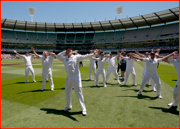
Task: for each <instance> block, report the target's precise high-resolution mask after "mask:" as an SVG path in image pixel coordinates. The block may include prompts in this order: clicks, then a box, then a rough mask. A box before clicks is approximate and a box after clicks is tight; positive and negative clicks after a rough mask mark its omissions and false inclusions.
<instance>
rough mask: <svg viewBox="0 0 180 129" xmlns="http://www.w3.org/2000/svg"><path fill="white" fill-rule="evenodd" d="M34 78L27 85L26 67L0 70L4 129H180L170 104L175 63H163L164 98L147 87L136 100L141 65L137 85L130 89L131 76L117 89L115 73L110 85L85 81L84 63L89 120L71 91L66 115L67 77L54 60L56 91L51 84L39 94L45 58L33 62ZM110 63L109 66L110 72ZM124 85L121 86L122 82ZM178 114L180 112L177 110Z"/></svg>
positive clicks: (85, 94)
mask: <svg viewBox="0 0 180 129" xmlns="http://www.w3.org/2000/svg"><path fill="white" fill-rule="evenodd" d="M23 62H24V61H23V60H7V59H6V60H2V62H1V64H7V63H9V64H10V63H23ZM32 63H33V67H34V71H35V74H36V81H37V82H36V83H32V78H31V73H30V76H29V83H24V81H25V70H24V69H25V66H24V65H11V66H1V127H2V128H12V127H13V128H30V127H31V128H74V127H76V128H106V127H108V128H155V127H156V128H178V127H179V114H177V113H170V112H169V110H168V109H169V107H168V106H167V104H168V103H170V102H172V100H173V98H172V92H173V87H174V85H175V83H176V79H177V75H176V71H175V68H174V66H173V65H171V64H167V63H163V62H162V63H160V65H159V69H158V73H159V76H160V78H161V83H162V88H161V89H162V90H161V93H162V97H163V99H157V98H156V93H155V92H152V91H151V87H150V86H147V87H146V88H145V90H144V92H143V93H142V94H143V96H142V97H140V98H138V97H137V92H138V90H139V86H140V84H141V81H142V71H143V67H142V63H141V62H140V63H135V65H134V66H135V70H136V81H137V84H138V86H137V87H135V86H132V78H131V76H130V77H129V79H128V82H127V86H119V85H118V84H117V82H116V80H115V77H114V76H113V74H111V75H110V78H109V80H108V84H107V87H106V88H105V87H103V84H102V77H101V76H100V84H99V86H98V87H94V84H95V82H94V81H87V79H88V75H89V74H88V68H89V67H88V66H89V61H88V60H85V61H83V64H84V67H83V68H80V71H81V77H82V85H83V94H84V99H85V104H86V108H87V116H82V114H81V112H80V111H81V108H80V105H79V103H78V100H77V98H76V96H75V93H74V91H72V96H71V97H72V106H73V109H72V110H70V111H69V112H68V113H64V112H62V109H64V108H65V107H66V99H65V92H64V87H65V79H66V76H67V74H66V72H65V69H64V65H63V63H61V62H60V61H59V60H57V59H55V60H54V62H53V81H54V85H55V91H53V92H52V91H50V86H49V82H47V83H46V91H43V92H41V91H40V89H41V83H42V82H41V80H42V78H41V73H42V66H41V60H40V59H39V60H38V59H33V60H32ZM107 67H108V63H107V62H106V69H107ZM122 83H123V82H122ZM178 111H179V109H178Z"/></svg>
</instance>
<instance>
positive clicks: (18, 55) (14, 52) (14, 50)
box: [13, 50, 23, 57]
mask: <svg viewBox="0 0 180 129" xmlns="http://www.w3.org/2000/svg"><path fill="white" fill-rule="evenodd" d="M13 52H14V53H16V54H17V55H18V56H20V57H23V56H22V55H21V54H19V53H17V51H16V50H13Z"/></svg>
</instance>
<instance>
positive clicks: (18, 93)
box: [17, 88, 65, 94]
mask: <svg viewBox="0 0 180 129" xmlns="http://www.w3.org/2000/svg"><path fill="white" fill-rule="evenodd" d="M64 89H65V88H55V89H54V90H64ZM44 91H51V89H45V90H43V91H42V90H30V91H23V92H19V93H17V94H22V93H27V92H44Z"/></svg>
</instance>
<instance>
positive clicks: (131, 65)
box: [124, 57, 134, 70]
mask: <svg viewBox="0 0 180 129" xmlns="http://www.w3.org/2000/svg"><path fill="white" fill-rule="evenodd" d="M124 59H125V60H126V70H129V69H133V68H134V59H133V58H130V57H124Z"/></svg>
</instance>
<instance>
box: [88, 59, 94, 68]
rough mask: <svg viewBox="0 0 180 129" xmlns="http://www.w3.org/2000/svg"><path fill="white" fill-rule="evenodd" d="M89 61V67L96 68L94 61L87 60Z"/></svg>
mask: <svg viewBox="0 0 180 129" xmlns="http://www.w3.org/2000/svg"><path fill="white" fill-rule="evenodd" d="M89 61H90V64H89V66H92V67H96V66H95V60H94V59H92V58H89Z"/></svg>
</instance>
